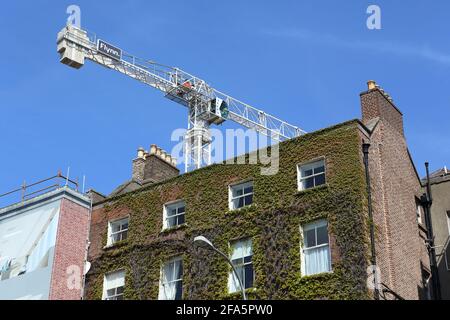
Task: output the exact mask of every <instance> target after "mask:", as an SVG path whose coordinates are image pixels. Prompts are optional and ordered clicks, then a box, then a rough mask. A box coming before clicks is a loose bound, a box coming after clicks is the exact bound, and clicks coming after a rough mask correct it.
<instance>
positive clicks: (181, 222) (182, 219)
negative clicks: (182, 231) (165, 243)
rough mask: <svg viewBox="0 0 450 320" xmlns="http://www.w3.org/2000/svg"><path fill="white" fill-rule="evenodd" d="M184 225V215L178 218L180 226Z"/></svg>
mask: <svg viewBox="0 0 450 320" xmlns="http://www.w3.org/2000/svg"><path fill="white" fill-rule="evenodd" d="M181 224H184V214H182V215H181V216H178V225H181Z"/></svg>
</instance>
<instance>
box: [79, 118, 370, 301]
mask: <svg viewBox="0 0 450 320" xmlns="http://www.w3.org/2000/svg"><path fill="white" fill-rule="evenodd" d="M360 130H361V123H360V122H359V121H357V120H354V121H350V122H346V123H343V124H340V125H337V126H335V127H331V128H327V129H324V130H321V131H318V132H314V133H311V134H307V135H305V136H302V137H299V138H296V139H293V140H290V141H287V142H283V143H281V144H280V148H279V163H280V168H279V172H278V173H277V174H276V175H261V170H260V166H259V165H248V164H247V165H229V164H216V165H212V166H210V167H206V168H203V169H200V170H197V171H194V172H191V173H188V174H184V175H181V176H178V177H175V178H172V179H170V180H167V181H164V182H161V183H157V184H153V185H150V186H148V187H144V188H141V189H138V190H136V191H133V192H129V193H126V194H124V195H120V196H117V197H113V198H107V199H105V200H102V201H101V202H100V203H98V204H96V205H95V206H94V211H93V218H92V226H91V238H92V239H93V240H91V242H92V243H91V250H90V252H91V254H90V261H91V263H92V268H91V271H90V272H89V273H88V275H87V281H86V290H85V292H86V293H85V297H86V299H102V294H103V284H104V276H105V275H106V274H108V273H111V272H114V271H116V270H124V271H125V287H124V298H125V299H158V291H159V287H160V273H161V266H162V265H163V264H164V263H165V261H167V260H169V259H170V258H171V257H175V256H181V257H182V260H183V270H184V272H183V293H182V297H183V299H232V298H240V293H233V294H230V293H229V292H228V277H229V272H230V266H229V265H228V264H227V263H226V262H225V261H224V260H223V258H221V257H220V256H219V255H215V254H213V253H212V252H211V251H208V250H205V249H204V248H201V247H198V246H195V245H194V243H193V239H194V237H196V236H199V235H203V236H205V237H207V238H208V239H210V240H211V241H212V242H213V243H214V245H215V246H216V247H217V248H219V249H220V250H221V251H223V252H229V251H230V247H229V245H230V242H232V241H236V240H238V239H245V238H250V239H251V240H252V244H253V269H254V277H255V280H254V284H253V288H251V289H248V290H247V291H248V295H249V297H250V298H254V299H366V298H368V297H369V293H368V290H367V288H366V278H367V274H366V268H367V265H368V253H369V247H368V246H369V244H368V239H369V238H368V232H367V230H368V224H369V221H368V218H367V200H366V199H367V196H366V192H365V190H366V184H365V180H364V166H363V163H362V157H361V139H360ZM317 159H324V160H325V164H326V184H325V185H321V186H319V187H315V188H311V189H308V190H304V191H298V190H299V189H298V172H297V168H298V165H299V164H302V163H309V162H311V161H314V160H317ZM246 181H252V182H253V190H254V194H253V202H252V204H251V205H250V206H248V207H245V208H242V209H239V210H233V211H230V210H229V186H230V185H233V184H236V183H239V182H246ZM176 200H183V201H184V202H185V206H186V212H185V224H183V225H181V226H179V227H176V228H172V229H169V230H163V208H164V205H165V204H166V203H171V202H173V201H176ZM120 217H129V227H128V237H127V239H126V240H124V241H121V242H118V243H116V244H115V245H113V246H109V247H107V246H106V245H107V234H108V221H112V220H114V219H118V218H120ZM320 219H326V221H328V233H329V243H330V251H331V263H332V271H331V272H326V273H321V274H317V275H311V276H302V270H301V248H302V243H303V239H302V236H301V231H300V229H301V226H302V225H305V224H307V223H310V222H314V221H318V220H320ZM93 233H95V234H96V235H97V237H95V236H93ZM99 234H101V241H95V240H96V239H99V237H98V235H99Z"/></svg>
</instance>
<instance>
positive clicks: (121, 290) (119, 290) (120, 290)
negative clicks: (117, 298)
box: [116, 287, 124, 294]
mask: <svg viewBox="0 0 450 320" xmlns="http://www.w3.org/2000/svg"><path fill="white" fill-rule="evenodd" d="M123 291H124V287H118V288H117V292H116V294H122V293H123Z"/></svg>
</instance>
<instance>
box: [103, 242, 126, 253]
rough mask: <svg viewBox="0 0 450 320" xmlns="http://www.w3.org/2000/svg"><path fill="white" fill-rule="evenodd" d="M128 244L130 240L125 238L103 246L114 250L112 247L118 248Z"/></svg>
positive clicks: (104, 248) (105, 248)
mask: <svg viewBox="0 0 450 320" xmlns="http://www.w3.org/2000/svg"><path fill="white" fill-rule="evenodd" d="M127 244H128V240H123V241H119V242H116V243H113V244H108V245H106V246H104V247H103V250H105V251H106V250H112V249H118V248H121V247H124V246H126V245H127Z"/></svg>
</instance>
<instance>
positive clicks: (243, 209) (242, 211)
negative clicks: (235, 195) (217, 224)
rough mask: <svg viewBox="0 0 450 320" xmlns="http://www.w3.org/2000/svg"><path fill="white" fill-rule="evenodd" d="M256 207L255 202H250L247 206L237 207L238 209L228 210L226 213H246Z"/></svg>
mask: <svg viewBox="0 0 450 320" xmlns="http://www.w3.org/2000/svg"><path fill="white" fill-rule="evenodd" d="M256 207H257V205H256V204H251V205H249V206H246V207H242V208H239V209H233V210H228V211H227V214H238V213H247V212H249V211H253V210H254V209H256Z"/></svg>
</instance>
